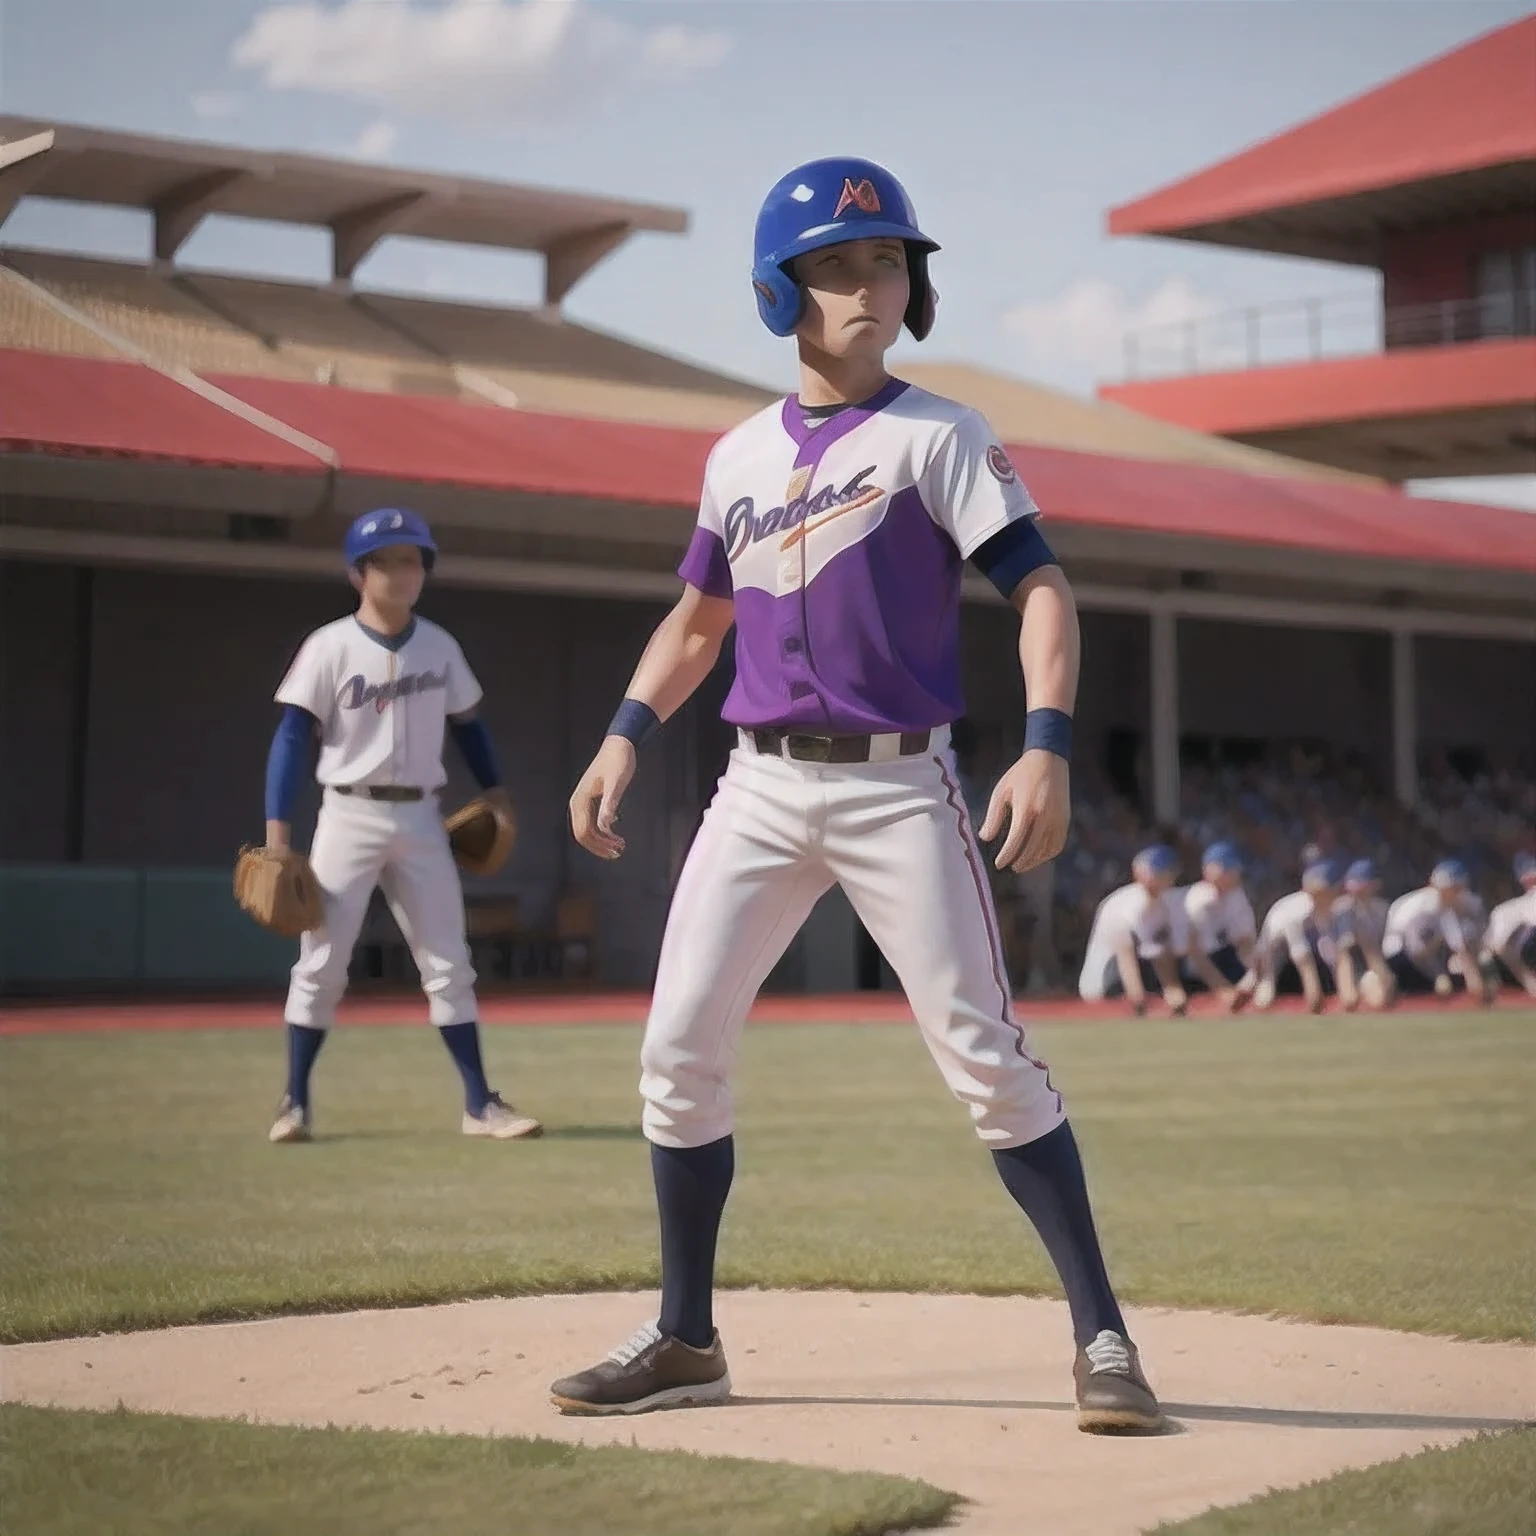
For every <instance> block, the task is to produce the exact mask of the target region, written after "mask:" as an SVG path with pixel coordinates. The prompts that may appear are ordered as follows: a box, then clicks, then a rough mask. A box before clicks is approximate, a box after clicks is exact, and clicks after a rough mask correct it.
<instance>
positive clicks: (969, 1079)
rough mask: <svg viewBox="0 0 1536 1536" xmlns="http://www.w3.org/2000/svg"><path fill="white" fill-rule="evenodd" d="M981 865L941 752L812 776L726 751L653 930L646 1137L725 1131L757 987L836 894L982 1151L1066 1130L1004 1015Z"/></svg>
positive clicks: (813, 771) (1043, 1076)
mask: <svg viewBox="0 0 1536 1536" xmlns="http://www.w3.org/2000/svg"><path fill="white" fill-rule="evenodd" d="M982 858H983V855H982V853H981V851H980V849H979V848H978V846H977V844H976V840H975V837H974V834H973V832H972V828H971V823H970V820H969V818H968V816H967V814H966V810H965V803H964V801H963V799H962V798H961V794H960V786H959V780H958V778H957V776H956V773H955V766H954V759H953V757H952V756H951V754H950V752H949V751H948V749H947V748H944V749H943V750H938V751H933V752H929V753H925V754H922V755H920V756H914V757H908V758H898V759H896V760H895V761H891V762H882V763H857V764H837V765H830V764H821V763H805V762H797V761H792V760H789V759H786V758H782V757H774V756H769V755H764V754H759V753H757V752H756V751H754V750H753V748H751V747H750V746H746V745H743V746H738V747H737V749H736V750H735V751H734V752H733V753H732V755H731V759H730V763H729V765H728V767H727V769H726V772H725V774H724V775H723V776H722V778H721V781H720V786H719V789H718V790H717V792H716V794H715V798H714V800H713V801H712V803H711V804H710V807H709V809H708V810H707V811H706V812H705V815H704V819H703V822H702V823H701V825H700V828H699V833H698V836H697V837H696V838H695V840H694V843H693V847H692V848H691V849H690V850H689V853H688V858H687V860H686V861H685V863H684V866H683V871H682V874H681V876H680V877H679V879H678V884H677V890H676V892H675V893H674V896H673V899H672V907H671V911H670V912H669V914H668V917H667V926H666V933H665V936H664V937H663V939H662V945H661V959H660V964H659V967H658V971H657V976H656V989H655V993H654V996H653V998H652V1002H651V1011H650V1018H649V1022H648V1023H647V1026H646V1032H645V1042H644V1045H643V1047H642V1049H641V1069H642V1075H641V1081H640V1091H641V1094H642V1096H643V1097H644V1100H645V1107H644V1125H645V1134H646V1136H647V1137H648V1138H649V1139H650V1140H651V1141H654V1142H657V1143H659V1144H660V1145H662V1146H667V1147H696V1146H703V1145H705V1144H706V1143H708V1142H711V1141H716V1140H718V1139H719V1138H720V1137H722V1136H725V1135H728V1134H729V1133H730V1132H731V1130H732V1125H733V1108H734V1106H733V1098H732V1092H731V1074H732V1069H733V1067H734V1065H735V1061H736V1054H737V1049H738V1046H739V1043H740V1040H741V1031H742V1028H743V1026H744V1024H745V1022H746V1018H747V1013H748V1011H749V1010H750V1008H751V1006H752V1002H753V1000H754V998H755V997H756V995H757V991H758V988H759V987H761V986H762V984H763V982H764V980H765V979H766V978H767V976H768V973H769V972H770V971H771V970H772V969H773V967H774V966H775V964H777V962H778V960H779V958H780V956H782V954H783V953H784V951H785V949H786V948H787V947H788V946H789V943H790V940H791V939H792V938H793V937H794V935H795V934H796V932H797V931H798V930H799V928H800V925H801V924H802V923H803V922H804V921H805V919H806V916H807V915H808V914H809V912H810V910H811V908H812V907H813V906H814V905H815V904H816V901H817V900H818V898H819V897H820V896H821V895H822V894H823V893H824V892H825V891H827V890H828V889H830V888H831V886H832V884H833V883H834V882H836V883H838V884H840V885H841V886H842V888H843V890H844V891H846V892H847V894H848V897H849V900H850V901H851V902H852V904H853V907H854V910H855V911H856V912H857V913H858V915H859V917H860V919H861V920H862V921H863V923H864V925H865V927H866V928H868V930H869V932H870V934H871V935H872V936H873V937H874V939H875V941H876V942H877V943H878V944H879V946H880V948H881V950H882V951H883V952H884V953H885V955H886V958H887V959H888V960H889V961H890V963H891V966H892V968H893V969H894V970H895V972H896V974H897V976H898V977H899V979H900V981H901V984H902V987H903V988H904V989H905V991H906V994H907V999H908V1001H909V1002H910V1003H911V1005H912V1011H913V1013H914V1015H915V1016H916V1018H917V1023H918V1027H919V1029H920V1030H921V1031H922V1035H923V1040H924V1042H925V1044H926V1045H927V1047H928V1050H929V1052H930V1054H931V1055H932V1056H933V1059H934V1061H935V1063H936V1064H937V1065H938V1068H939V1071H940V1072H941V1073H942V1074H943V1077H944V1080H945V1082H946V1083H947V1084H948V1085H949V1088H950V1091H951V1092H952V1093H953V1094H954V1095H955V1097H956V1098H957V1099H959V1100H960V1101H961V1103H963V1104H964V1105H965V1106H966V1107H967V1108H968V1109H969V1110H970V1114H971V1119H972V1121H973V1122H974V1124H975V1129H976V1133H977V1135H978V1136H979V1137H980V1138H981V1140H982V1141H983V1142H985V1143H986V1144H987V1145H988V1146H989V1147H994V1148H1000V1147H1010V1146H1018V1145H1021V1144H1023V1143H1025V1142H1029V1141H1034V1140H1036V1139H1037V1138H1038V1137H1040V1136H1043V1135H1045V1134H1046V1133H1047V1132H1048V1131H1051V1130H1054V1129H1055V1128H1056V1126H1058V1125H1059V1124H1061V1122H1062V1120H1063V1119H1065V1110H1064V1108H1063V1106H1062V1102H1061V1096H1060V1095H1059V1094H1058V1093H1057V1092H1056V1090H1055V1088H1054V1087H1053V1086H1052V1085H1051V1082H1050V1079H1049V1076H1048V1074H1047V1070H1046V1067H1045V1065H1044V1063H1042V1062H1039V1061H1036V1060H1035V1058H1034V1057H1033V1056H1032V1055H1030V1053H1029V1049H1028V1047H1027V1045H1026V1043H1025V1039H1024V1032H1023V1030H1022V1028H1021V1027H1020V1025H1019V1024H1018V1022H1017V1021H1016V1020H1015V1018H1014V1015H1013V1003H1012V997H1011V992H1010V988H1009V986H1008V981H1007V973H1006V970H1005V967H1004V961H1003V951H1002V944H1001V940H1000V937H999V934H998V928H997V918H996V914H995V913H994V911H993V906H992V897H991V892H990V889H989V887H988V884H987V873H986V868H985V866H984V864H983V863H982Z"/></svg>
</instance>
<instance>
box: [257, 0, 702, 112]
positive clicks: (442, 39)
mask: <svg viewBox="0 0 1536 1536" xmlns="http://www.w3.org/2000/svg"><path fill="white" fill-rule="evenodd" d="M729 48H730V39H729V38H728V37H727V36H726V35H725V34H724V33H721V32H712V31H705V30H703V29H700V28H696V27H689V26H681V25H675V24H673V25H667V26H653V27H643V26H637V25H634V24H632V23H631V22H628V21H621V20H619V19H618V18H617V17H616V16H615V15H613V14H605V13H602V12H599V11H598V10H596V9H595V8H593V7H592V6H589V5H586V4H584V3H582V0H444V3H442V4H428V3H412V0H405V3H401V0H341V3H340V4H338V5H334V6H333V5H326V4H321V3H316V0H302V3H297V4H280V5H272V6H268V7H267V9H266V10H264V11H261V12H260V13H258V15H257V16H256V17H255V19H254V20H253V21H252V22H251V25H250V27H249V28H248V29H247V30H246V32H245V34H244V35H243V36H242V37H240V38H239V39H238V41H237V42H236V43H235V45H234V49H233V51H232V54H231V58H232V60H233V63H234V64H235V66H236V67H237V68H239V69H243V70H248V71H251V72H253V73H255V74H257V75H258V76H259V77H260V78H261V79H262V80H263V81H264V82H265V83H266V84H267V85H268V86H270V87H271V88H273V89H274V90H304V91H314V92H318V93H322V94H327V95H333V96H343V97H349V98H351V99H353V100H357V101H365V102H369V103H373V104H383V105H387V106H388V107H390V108H391V109H392V110H415V111H420V112H429V113H442V114H452V115H455V116H460V117H468V118H476V119H480V120H486V119H498V118H499V119H507V120H527V119H530V118H535V117H548V116H552V115H554V114H555V113H557V112H562V111H569V110H571V109H572V108H575V107H579V106H582V105H590V104H592V102H593V101H594V100H596V99H597V98H600V97H606V96H607V95H609V94H611V92H613V91H614V90H615V89H617V88H619V87H621V86H623V85H625V84H628V83H631V82H638V81H653V82H654V81H666V80H676V79H678V78H681V77H684V76H687V75H689V74H692V73H696V72H697V71H700V70H704V69H709V68H711V67H713V66H714V65H716V64H718V63H719V62H720V60H721V59H723V58H724V57H725V55H726V53H727V52H728V51H729Z"/></svg>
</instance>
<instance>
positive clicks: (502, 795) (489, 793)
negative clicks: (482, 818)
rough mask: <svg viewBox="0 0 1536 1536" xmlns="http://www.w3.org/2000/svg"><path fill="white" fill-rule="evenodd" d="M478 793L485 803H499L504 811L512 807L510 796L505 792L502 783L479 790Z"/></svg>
mask: <svg viewBox="0 0 1536 1536" xmlns="http://www.w3.org/2000/svg"><path fill="white" fill-rule="evenodd" d="M480 793H481V797H482V798H483V799H484V800H485V801H486V802H487V804H489V805H499V806H500V807H501V808H502V810H504V811H510V810H511V809H512V796H511V795H509V794H508V793H507V791H506V789H505V788H504V787H503V786H502V785H500V784H498V785H496V786H495V787H494V788H493V789H485V790H481V792H480Z"/></svg>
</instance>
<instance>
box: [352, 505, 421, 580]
mask: <svg viewBox="0 0 1536 1536" xmlns="http://www.w3.org/2000/svg"><path fill="white" fill-rule="evenodd" d="M391 544H414V545H415V546H416V548H417V549H419V550H420V551H421V563H422V564H423V565H424V566H426V568H427V569H428V570H429V571H430V570H431V569H432V563H433V561H434V560H435V559H436V557H437V545H436V544H435V543H434V542H433V539H432V530H431V529H430V528H428V527H427V525H426V522H425V520H424V519H422V518H421V517H420V516H418V515H417V514H416V513H415V512H411V511H408V510H407V509H406V508H404V507H379V508H378V509H377V510H375V511H373V512H364V513H362V514H361V515H360V516H358V517H355V518H353V520H352V526H351V527H350V528H348V529H347V537H346V542H345V544H344V545H343V548H344V549H345V550H346V556H347V564H348V565H350V566H352V567H353V568H354V569H355V568H356V567H357V566H359V565H361V564H362V563H363V561H364V560H366V559H367V558H368V556H369V555H371V554H374V553H376V552H377V551H378V550H381V549H387V548H389V546H390V545H391Z"/></svg>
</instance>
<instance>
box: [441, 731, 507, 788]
mask: <svg viewBox="0 0 1536 1536" xmlns="http://www.w3.org/2000/svg"><path fill="white" fill-rule="evenodd" d="M448 729H449V730H450V731H452V732H453V739H454V741H456V742H457V743H458V747H459V755H460V756H461V757H462V758H463V759H464V766H465V767H466V768H468V769H469V771H470V772H471V773H472V774H473V775H474V776H475V783H477V784H478V785H479V786H480V788H481V789H495V788H496V787H497V786H498V785H499V784H500V783H501V771H500V770H499V769H498V768H497V766H496V749H495V748H494V747H493V746H492V745H491V733H490V732H489V731H488V730H487V729H486V728H485V721H484V720H482V719H481V718H480V716H479V715H472V716H470V718H469V719H468V720H450V721H449V722H448Z"/></svg>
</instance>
